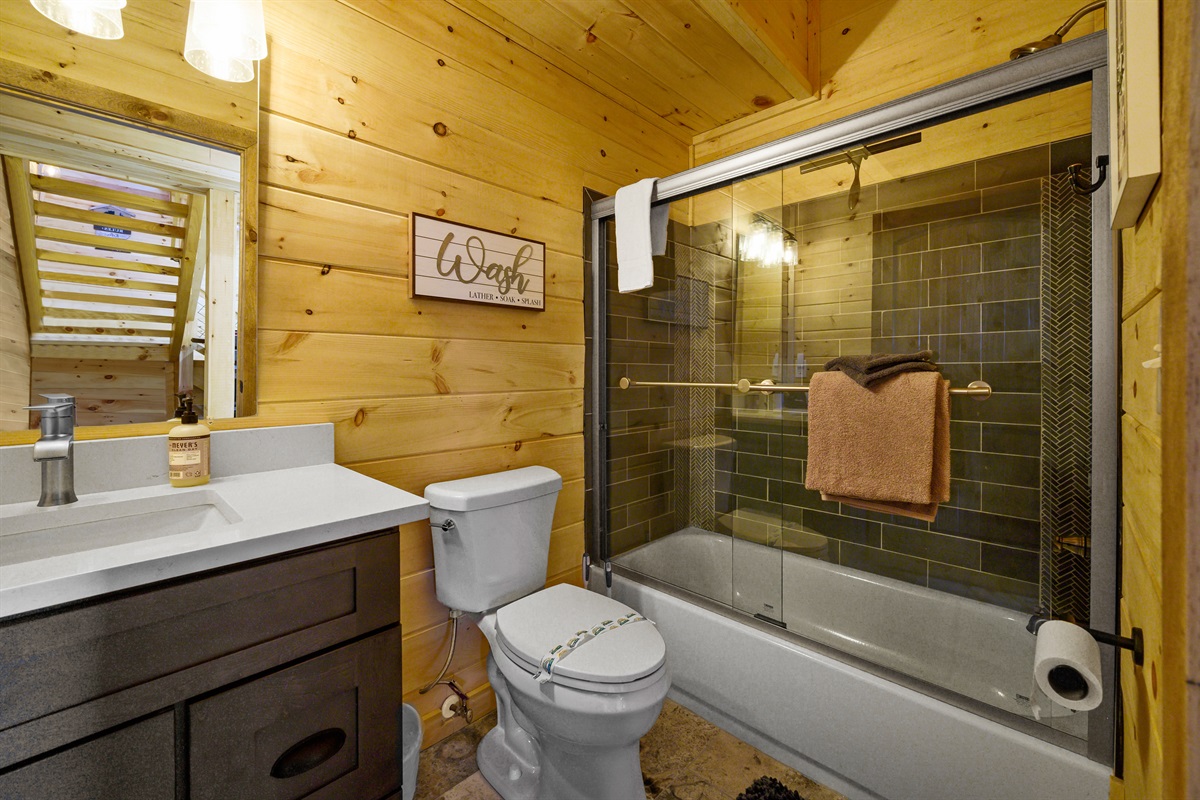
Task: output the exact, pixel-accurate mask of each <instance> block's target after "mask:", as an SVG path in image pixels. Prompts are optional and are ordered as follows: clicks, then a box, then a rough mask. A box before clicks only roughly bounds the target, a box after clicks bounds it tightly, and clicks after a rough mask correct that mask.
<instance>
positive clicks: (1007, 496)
mask: <svg viewBox="0 0 1200 800" xmlns="http://www.w3.org/2000/svg"><path fill="white" fill-rule="evenodd" d="M983 510H984V511H987V512H990V513H993V514H1004V515H1005V516H1009V517H1020V518H1021V519H1033V520H1036V519H1040V517H1041V511H1042V493H1041V491H1039V490H1038V489H1026V488H1022V487H1020V486H1000V485H998V484H995V483H985V484H983Z"/></svg>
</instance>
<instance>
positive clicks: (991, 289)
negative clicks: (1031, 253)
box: [979, 267, 1042, 303]
mask: <svg viewBox="0 0 1200 800" xmlns="http://www.w3.org/2000/svg"><path fill="white" fill-rule="evenodd" d="M1041 280H1042V270H1041V268H1039V267H1026V268H1024V269H1010V270H1003V271H1000V272H985V273H984V274H983V293H982V295H981V296H980V298H979V299H980V301H982V302H989V303H990V302H996V301H999V300H1025V299H1032V298H1035V297H1040V296H1041V293H1042V284H1041Z"/></svg>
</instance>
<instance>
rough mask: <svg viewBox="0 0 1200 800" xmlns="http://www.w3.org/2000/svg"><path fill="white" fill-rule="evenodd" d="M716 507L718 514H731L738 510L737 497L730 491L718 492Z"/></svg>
mask: <svg viewBox="0 0 1200 800" xmlns="http://www.w3.org/2000/svg"><path fill="white" fill-rule="evenodd" d="M714 497H715V504H714V509H715V510H716V512H717V513H718V514H730V513H732V512H734V511H737V497H736V496H735V495H732V494H729V493H728V492H716V493H715V495H714Z"/></svg>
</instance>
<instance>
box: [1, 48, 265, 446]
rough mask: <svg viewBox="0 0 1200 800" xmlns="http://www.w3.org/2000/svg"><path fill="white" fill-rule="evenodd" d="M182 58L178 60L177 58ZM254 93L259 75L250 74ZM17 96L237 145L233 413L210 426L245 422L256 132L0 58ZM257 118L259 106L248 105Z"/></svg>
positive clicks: (13, 435) (6, 84)
mask: <svg viewBox="0 0 1200 800" xmlns="http://www.w3.org/2000/svg"><path fill="white" fill-rule="evenodd" d="M181 63H182V59H181ZM255 87H256V91H255V95H256V96H257V87H258V79H256V80H255ZM4 95H11V96H17V97H24V98H28V99H32V100H36V101H38V102H42V103H47V104H50V105H52V106H56V107H59V108H63V109H66V110H70V111H73V112H78V113H84V114H88V115H91V116H98V117H101V118H105V119H109V120H112V121H114V122H119V123H122V124H125V125H132V126H134V127H137V128H141V129H143V130H147V131H152V132H155V133H160V134H164V135H169V136H175V137H180V138H184V139H189V140H192V141H196V142H199V143H201V144H205V145H212V146H216V147H220V148H222V149H225V150H230V151H233V152H236V153H237V154H238V156H239V158H240V161H241V189H240V191H241V210H242V218H241V224H242V244H241V265H240V267H241V268H240V277H239V294H238V352H237V360H238V371H237V407H238V409H239V411H240V412H241V413H240V415H239V416H238V417H235V418H231V419H224V420H215V421H214V422H215V423H216V424H215V425H213V427H214V428H216V429H221V428H233V427H252V426H253V425H255V424H260V423H254V422H252V420H253V419H254V414H256V413H257V406H258V383H257V378H258V131H257V129H254V130H250V129H248V128H241V127H238V126H235V125H232V124H229V123H227V122H221V121H219V120H214V119H209V118H206V117H203V116H200V115H197V114H193V113H190V112H187V111H181V110H179V109H175V108H171V107H169V106H165V105H162V104H159V103H153V102H149V101H146V100H142V99H140V98H137V97H133V96H131V95H127V94H124V93H122V92H119V91H116V90H113V89H108V88H104V87H99V86H95V85H92V84H90V83H85V82H83V81H78V80H75V79H72V78H68V77H65V76H62V75H59V74H56V73H53V72H50V71H48V70H41V69H38V68H36V67H32V66H28V65H25V64H20V63H17V62H13V61H9V60H7V59H3V58H0V97H2V96H4ZM254 114H255V118H257V114H258V109H257V107H256V108H255V109H254ZM171 425H172V423H169V422H166V421H164V422H153V423H138V424H122V425H85V426H79V427H77V428H76V438H77V439H80V440H83V439H111V438H118V437H123V436H145V435H152V434H162V433H166V432H167V430H168V429H169V428H170V427H171ZM38 436H39V432H38V431H37V430H28V431H3V432H0V446H4V445H14V444H30V443H32V442H35V441H37V438H38Z"/></svg>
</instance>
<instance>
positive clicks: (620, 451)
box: [608, 431, 650, 458]
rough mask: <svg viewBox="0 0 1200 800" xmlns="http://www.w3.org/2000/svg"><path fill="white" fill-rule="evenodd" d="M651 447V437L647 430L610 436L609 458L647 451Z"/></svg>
mask: <svg viewBox="0 0 1200 800" xmlns="http://www.w3.org/2000/svg"><path fill="white" fill-rule="evenodd" d="M649 449H650V444H649V438H648V435H647V434H646V432H645V431H639V432H637V433H626V434H621V435H618V436H610V437H608V457H609V458H625V457H626V456H632V455H637V454H640V453H645V452H646V451H647V450H649Z"/></svg>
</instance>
